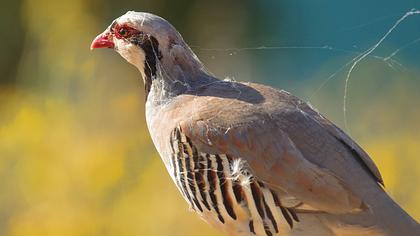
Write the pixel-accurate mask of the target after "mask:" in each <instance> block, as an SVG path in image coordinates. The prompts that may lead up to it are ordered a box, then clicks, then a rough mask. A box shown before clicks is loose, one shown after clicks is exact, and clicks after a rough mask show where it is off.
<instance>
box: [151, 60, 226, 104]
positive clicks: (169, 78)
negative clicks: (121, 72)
mask: <svg viewBox="0 0 420 236" xmlns="http://www.w3.org/2000/svg"><path fill="white" fill-rule="evenodd" d="M185 69H187V68H181V67H180V66H178V65H173V66H172V67H168V66H164V65H163V64H159V66H158V67H157V71H156V72H157V73H156V76H154V77H152V78H151V86H150V92H149V93H148V94H146V96H147V97H146V100H147V102H148V103H150V104H151V105H154V106H158V105H162V104H166V103H168V102H170V101H171V100H172V99H173V98H175V97H176V96H179V95H181V94H186V93H194V91H196V90H197V89H199V88H201V87H203V86H205V85H207V84H210V83H212V82H214V81H217V80H218V79H217V78H215V77H214V76H212V75H210V74H209V73H208V72H207V71H206V70H205V69H204V68H201V65H200V68H195V69H194V70H185ZM188 69H191V68H188Z"/></svg>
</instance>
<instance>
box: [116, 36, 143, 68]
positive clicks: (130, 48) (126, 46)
mask: <svg viewBox="0 0 420 236" xmlns="http://www.w3.org/2000/svg"><path fill="white" fill-rule="evenodd" d="M114 44H115V50H116V51H117V52H118V53H119V54H120V55H121V56H122V57H123V58H124V59H125V60H127V61H128V62H129V63H131V64H133V65H134V66H135V67H137V68H138V69H139V70H140V72H141V73H143V71H144V61H145V55H144V52H143V50H141V48H139V47H138V46H136V45H134V44H131V43H129V42H126V41H124V40H119V39H117V40H115V42H114Z"/></svg>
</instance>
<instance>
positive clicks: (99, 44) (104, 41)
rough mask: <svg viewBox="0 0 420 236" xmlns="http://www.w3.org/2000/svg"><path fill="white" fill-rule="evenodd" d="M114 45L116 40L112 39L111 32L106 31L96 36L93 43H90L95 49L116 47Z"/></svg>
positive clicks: (91, 47) (91, 48)
mask: <svg viewBox="0 0 420 236" xmlns="http://www.w3.org/2000/svg"><path fill="white" fill-rule="evenodd" d="M114 46H115V45H114V42H113V41H112V38H111V37H110V34H109V32H107V33H105V32H104V33H102V34H100V35H98V36H96V38H95V39H94V40H93V41H92V44H91V45H90V50H93V49H95V48H114Z"/></svg>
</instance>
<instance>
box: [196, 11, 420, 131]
mask: <svg viewBox="0 0 420 236" xmlns="http://www.w3.org/2000/svg"><path fill="white" fill-rule="evenodd" d="M418 14H420V10H417V9H411V10H409V11H407V12H405V13H403V14H402V15H401V16H400V17H399V18H398V19H397V20H396V21H395V22H394V23H393V24H392V25H391V26H390V28H388V30H387V31H386V32H385V33H384V34H383V35H382V36H381V37H380V38H379V39H378V40H377V41H376V43H375V44H373V45H372V46H370V47H369V48H367V49H366V50H363V51H356V50H348V49H343V48H337V47H334V46H331V45H320V46H317V45H315V46H294V45H292V46H257V47H241V48H206V47H200V46H192V48H194V49H197V50H199V51H209V52H227V53H229V55H231V56H233V55H236V54H237V53H238V52H242V51H259V50H286V49H287V50H289V49H296V50H324V51H331V52H341V53H347V54H355V56H354V57H352V59H351V60H349V61H348V62H346V63H345V64H343V65H341V66H340V67H339V68H338V69H337V70H335V71H334V72H333V73H331V74H330V75H329V76H327V77H326V78H325V79H324V80H323V82H322V83H321V84H320V85H319V86H318V87H317V88H316V89H315V91H314V92H313V93H312V94H311V95H310V96H309V102H310V101H311V100H312V98H313V97H314V96H315V95H316V94H317V93H318V92H320V91H321V90H322V89H323V88H324V87H325V86H326V85H327V84H328V83H329V82H331V80H333V79H335V78H338V75H340V73H342V72H345V76H344V80H345V84H344V89H343V102H342V115H343V122H344V128H345V130H346V131H347V132H348V133H350V128H349V124H348V104H349V98H348V95H349V83H350V80H351V78H352V74H353V72H354V71H355V70H356V69H357V68H358V66H360V64H361V63H362V62H363V61H364V60H366V59H367V58H373V59H376V60H379V61H381V62H383V63H386V65H388V66H389V67H390V68H392V69H393V70H404V69H405V68H404V66H403V65H402V64H401V63H400V62H399V61H398V60H396V59H394V58H395V56H396V55H397V54H399V53H400V52H401V51H403V50H405V49H407V48H408V47H410V46H412V45H414V44H416V43H419V42H420V37H418V38H416V39H414V40H412V41H410V42H408V43H406V44H405V45H402V46H401V47H399V48H397V49H395V50H394V51H393V52H391V53H390V54H389V55H387V56H379V55H375V54H374V52H375V51H376V50H377V49H378V48H379V47H381V45H382V44H383V43H384V42H385V41H386V40H387V39H388V37H389V36H390V35H391V34H392V33H393V32H394V31H396V30H398V27H399V26H400V25H401V24H402V23H403V22H404V21H405V20H407V18H409V17H412V16H415V15H418ZM389 17H390V16H384V17H380V18H376V19H374V20H372V21H370V22H368V23H365V24H360V25H357V26H354V27H351V28H349V29H344V30H350V29H354V28H360V27H365V26H366V25H370V24H372V23H375V22H377V21H380V20H383V19H386V18H389Z"/></svg>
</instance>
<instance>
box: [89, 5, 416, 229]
mask: <svg viewBox="0 0 420 236" xmlns="http://www.w3.org/2000/svg"><path fill="white" fill-rule="evenodd" d="M97 48H111V49H114V50H115V51H116V52H118V53H119V54H120V55H121V56H122V57H123V58H124V59H125V60H127V61H128V62H129V63H130V64H132V65H134V66H135V67H137V69H138V70H139V72H140V74H141V77H142V78H143V82H144V89H145V116H146V123H147V128H148V130H149V133H150V136H151V138H152V141H153V143H154V145H155V147H156V150H157V152H158V153H159V155H160V157H161V159H162V161H163V163H164V165H165V167H166V169H167V171H168V173H169V176H170V177H171V179H172V180H173V182H174V183H175V185H176V187H177V188H178V190H179V192H180V193H181V195H182V196H183V198H184V199H185V200H186V201H187V203H188V205H189V208H190V209H191V210H192V211H194V212H196V213H198V215H199V216H200V217H201V218H202V219H204V220H205V221H206V222H207V223H209V224H210V225H211V226H213V227H215V228H217V229H219V230H220V231H222V232H224V233H225V234H227V235H267V236H270V235H289V234H291V235H327V236H328V235H405V236H408V235H420V226H419V224H418V223H417V222H416V220H414V219H413V218H412V217H411V216H410V215H408V214H407V213H406V212H405V211H404V210H403V209H402V208H401V207H400V206H399V205H398V204H397V203H396V202H395V201H394V200H393V199H392V198H391V197H390V196H389V195H388V194H387V193H386V191H385V190H384V182H383V179H382V176H381V174H380V172H379V170H378V168H377V167H376V165H375V163H374V162H373V161H372V159H371V158H370V157H369V155H368V154H367V153H366V152H365V151H364V150H363V149H362V148H361V146H359V145H358V144H357V143H356V142H355V141H353V140H352V139H351V138H350V136H349V135H347V134H346V133H345V132H344V131H343V130H342V129H340V128H339V127H338V126H336V125H334V124H333V123H332V122H331V121H329V120H328V119H327V118H325V117H324V116H323V115H322V114H320V113H319V112H318V111H317V110H316V109H315V108H313V107H312V106H311V105H310V104H309V103H307V102H305V101H303V100H301V99H299V98H298V97H296V96H294V95H292V94H290V93H289V92H287V91H285V90H281V89H276V88H273V87H270V86H266V85H262V84H258V83H250V82H238V81H236V80H226V79H219V78H217V77H216V76H215V75H213V74H212V73H211V72H209V70H208V69H207V68H206V67H205V66H204V65H203V63H202V62H201V61H200V60H199V58H198V57H197V56H196V54H195V53H194V52H193V51H192V49H191V48H190V47H189V46H188V44H187V43H186V42H185V41H184V39H183V37H182V36H181V34H180V33H179V32H178V31H177V30H176V29H175V27H174V26H172V25H171V24H170V23H169V22H168V21H167V20H165V19H163V18H162V17H159V16H157V15H154V14H152V13H146V12H135V11H128V12H127V13H125V14H124V15H122V16H120V17H118V18H117V19H115V20H114V21H113V22H112V23H111V24H110V25H109V27H107V28H106V29H105V31H104V32H103V33H101V34H99V35H98V36H97V37H96V38H95V39H94V40H93V42H92V44H91V49H97Z"/></svg>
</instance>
